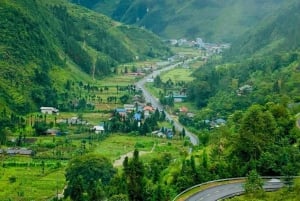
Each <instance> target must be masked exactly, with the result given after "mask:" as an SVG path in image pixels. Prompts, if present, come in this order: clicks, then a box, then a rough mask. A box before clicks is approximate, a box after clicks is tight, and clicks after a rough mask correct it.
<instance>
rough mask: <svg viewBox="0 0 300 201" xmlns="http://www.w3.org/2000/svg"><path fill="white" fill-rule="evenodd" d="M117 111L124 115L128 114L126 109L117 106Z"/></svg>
mask: <svg viewBox="0 0 300 201" xmlns="http://www.w3.org/2000/svg"><path fill="white" fill-rule="evenodd" d="M116 113H118V114H119V115H120V116H123V117H124V116H126V110H125V109H124V108H117V109H116Z"/></svg>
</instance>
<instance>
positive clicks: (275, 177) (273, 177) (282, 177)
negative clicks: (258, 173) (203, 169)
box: [172, 176, 300, 201]
mask: <svg viewBox="0 0 300 201" xmlns="http://www.w3.org/2000/svg"><path fill="white" fill-rule="evenodd" d="M246 178H247V177H236V178H227V179H218V180H213V181H208V182H205V183H201V184H197V185H195V186H192V187H189V188H187V189H186V190H184V191H182V192H181V193H179V194H178V195H176V197H175V198H173V200H172V201H176V200H177V199H178V198H179V197H180V196H182V195H183V194H185V193H187V192H189V191H191V190H193V189H195V188H199V187H201V186H205V185H208V184H213V183H216V185H215V186H217V183H220V182H226V181H238V180H246ZM261 178H262V179H286V178H288V177H285V176H263V177H261ZM290 178H300V176H291V177H290ZM208 188H211V186H210V187H208ZM208 188H207V189H208ZM203 190H205V189H203ZM203 190H201V191H203ZM199 192H200V191H199Z"/></svg>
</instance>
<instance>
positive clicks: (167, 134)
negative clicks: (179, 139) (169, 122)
mask: <svg viewBox="0 0 300 201" xmlns="http://www.w3.org/2000/svg"><path fill="white" fill-rule="evenodd" d="M151 134H152V135H154V136H157V137H159V138H167V139H172V138H173V136H174V133H173V131H172V129H169V128H166V129H161V130H157V131H153V132H152V133H151Z"/></svg>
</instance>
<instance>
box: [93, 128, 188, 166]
mask: <svg viewBox="0 0 300 201" xmlns="http://www.w3.org/2000/svg"><path fill="white" fill-rule="evenodd" d="M154 144H156V147H155V149H154V151H153V152H152V153H151V154H149V155H148V156H147V155H144V156H142V158H148V159H149V158H155V157H157V156H158V155H160V154H161V153H164V152H171V153H172V154H173V156H174V157H178V156H179V153H180V150H181V149H183V147H182V144H183V142H182V141H179V140H167V139H162V138H157V137H150V136H134V135H124V134H113V135H111V136H110V137H108V138H107V139H105V140H104V141H102V142H100V143H99V144H98V145H97V146H96V147H95V149H94V151H93V152H95V153H99V154H102V155H104V156H106V157H108V158H110V159H111V160H112V161H114V160H117V159H119V158H120V156H121V155H123V154H126V153H128V152H130V151H133V150H134V149H135V148H137V149H138V150H139V151H147V152H150V151H151V149H152V147H153V146H154Z"/></svg>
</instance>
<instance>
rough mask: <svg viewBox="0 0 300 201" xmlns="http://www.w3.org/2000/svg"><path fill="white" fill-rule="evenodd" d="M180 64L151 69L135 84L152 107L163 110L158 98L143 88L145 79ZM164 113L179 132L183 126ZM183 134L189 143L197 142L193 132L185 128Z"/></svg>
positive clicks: (194, 143)
mask: <svg viewBox="0 0 300 201" xmlns="http://www.w3.org/2000/svg"><path fill="white" fill-rule="evenodd" d="M180 64H182V62H178V63H175V64H170V65H169V66H166V67H164V68H162V69H159V70H156V71H153V72H152V73H151V74H149V75H147V76H145V77H144V78H143V79H141V80H139V81H138V82H137V83H136V84H135V85H136V87H137V88H140V89H141V90H142V91H143V94H144V97H145V100H146V102H149V103H151V104H152V106H153V107H155V108H158V109H159V110H164V108H163V106H162V105H161V104H160V103H159V100H158V99H157V98H156V97H154V96H152V95H151V94H150V92H149V91H147V89H146V88H145V83H146V82H147V79H149V78H155V77H156V76H157V75H159V74H160V73H161V72H163V71H168V70H171V69H172V68H175V67H176V66H178V65H180ZM165 113H166V118H167V119H168V120H172V121H173V122H174V126H175V129H176V130H177V131H179V132H181V131H182V129H183V126H182V125H181V124H180V123H179V122H177V121H175V120H174V119H173V117H172V116H171V115H170V114H169V113H167V112H166V111H165ZM185 134H186V136H188V137H189V138H190V140H191V143H192V144H193V145H197V144H199V139H198V137H197V136H196V135H194V134H193V133H191V132H189V131H187V130H186V132H185Z"/></svg>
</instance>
